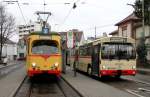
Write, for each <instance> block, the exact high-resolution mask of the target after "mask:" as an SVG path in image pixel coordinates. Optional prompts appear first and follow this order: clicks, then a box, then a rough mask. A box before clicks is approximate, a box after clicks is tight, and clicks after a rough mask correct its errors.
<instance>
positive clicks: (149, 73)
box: [137, 69, 150, 75]
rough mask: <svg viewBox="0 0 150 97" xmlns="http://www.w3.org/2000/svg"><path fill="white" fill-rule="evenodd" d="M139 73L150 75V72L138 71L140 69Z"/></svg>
mask: <svg viewBox="0 0 150 97" xmlns="http://www.w3.org/2000/svg"><path fill="white" fill-rule="evenodd" d="M137 71H138V73H140V74H145V75H150V71H145V70H138V69H137Z"/></svg>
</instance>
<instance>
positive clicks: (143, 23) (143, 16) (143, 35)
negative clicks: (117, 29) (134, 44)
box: [142, 0, 145, 44]
mask: <svg viewBox="0 0 150 97" xmlns="http://www.w3.org/2000/svg"><path fill="white" fill-rule="evenodd" d="M144 14H145V13H144V0H142V30H143V34H142V37H143V40H144V44H145V20H144V19H145V15H144Z"/></svg>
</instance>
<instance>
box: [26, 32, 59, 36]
mask: <svg viewBox="0 0 150 97" xmlns="http://www.w3.org/2000/svg"><path fill="white" fill-rule="evenodd" d="M30 35H58V36H60V34H59V33H57V32H51V33H48V34H45V33H41V32H32V33H30ZM30 35H29V36H30Z"/></svg>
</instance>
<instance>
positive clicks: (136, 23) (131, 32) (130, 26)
mask: <svg viewBox="0 0 150 97" xmlns="http://www.w3.org/2000/svg"><path fill="white" fill-rule="evenodd" d="M115 26H118V29H117V30H115V31H113V32H111V33H110V34H109V35H112V36H123V37H130V38H133V39H135V40H136V45H138V43H139V41H140V39H141V38H142V37H143V35H145V44H146V46H147V51H148V52H147V59H148V60H149V61H150V26H149V25H145V28H144V29H145V33H143V28H142V22H141V19H139V18H137V17H136V16H135V14H134V13H132V14H130V15H129V16H127V17H126V18H125V19H123V20H121V21H120V22H118V23H117V24H116V25H115Z"/></svg>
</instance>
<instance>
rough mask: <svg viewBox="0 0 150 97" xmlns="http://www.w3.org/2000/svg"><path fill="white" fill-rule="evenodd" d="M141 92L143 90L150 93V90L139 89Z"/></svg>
mask: <svg viewBox="0 0 150 97" xmlns="http://www.w3.org/2000/svg"><path fill="white" fill-rule="evenodd" d="M138 89H139V90H141V91H146V92H150V90H149V89H145V88H138Z"/></svg>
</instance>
